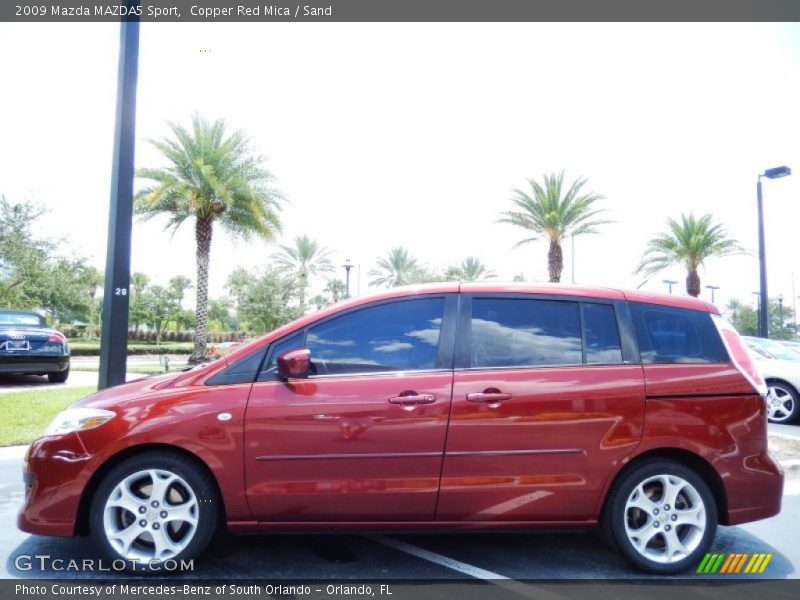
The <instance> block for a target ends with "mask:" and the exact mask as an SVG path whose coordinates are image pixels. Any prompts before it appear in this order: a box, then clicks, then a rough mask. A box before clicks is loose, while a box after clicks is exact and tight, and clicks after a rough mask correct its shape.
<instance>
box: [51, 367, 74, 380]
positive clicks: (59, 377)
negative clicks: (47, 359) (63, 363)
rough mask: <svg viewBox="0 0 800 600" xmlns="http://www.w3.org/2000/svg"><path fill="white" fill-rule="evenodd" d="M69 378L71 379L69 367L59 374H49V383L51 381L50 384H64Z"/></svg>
mask: <svg viewBox="0 0 800 600" xmlns="http://www.w3.org/2000/svg"><path fill="white" fill-rule="evenodd" d="M68 377H69V367H67V368H66V369H65V370H63V371H59V372H58V373H48V374H47V381H49V382H50V383H64V382H65V381H66V380H67V378H68Z"/></svg>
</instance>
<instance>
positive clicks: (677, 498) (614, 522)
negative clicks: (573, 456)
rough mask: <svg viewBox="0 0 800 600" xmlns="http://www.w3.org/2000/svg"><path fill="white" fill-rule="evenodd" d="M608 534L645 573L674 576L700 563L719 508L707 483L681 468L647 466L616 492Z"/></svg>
mask: <svg viewBox="0 0 800 600" xmlns="http://www.w3.org/2000/svg"><path fill="white" fill-rule="evenodd" d="M603 524H604V527H605V529H606V534H607V535H608V537H609V538H610V540H611V541H612V543H613V545H615V546H616V547H617V548H618V549H619V551H620V552H621V553H622V555H623V556H625V558H627V559H628V560H629V561H630V562H631V563H633V564H634V565H635V566H636V567H638V568H639V569H641V570H643V571H647V572H649V573H657V574H662V575H666V574H673V573H679V572H681V571H684V570H685V569H687V568H689V567H691V566H694V565H695V564H696V563H698V562H699V561H700V559H701V558H702V557H703V555H704V554H705V553H706V551H707V550H708V548H709V546H710V545H711V543H712V541H713V540H714V535H715V534H716V529H717V507H716V503H715V501H714V497H713V495H712V493H711V490H710V489H709V487H708V485H706V483H705V481H703V479H702V478H701V477H699V476H698V475H697V474H696V473H695V472H694V471H692V470H691V469H689V468H687V467H685V466H684V465H682V464H680V463H678V462H675V461H672V460H666V459H658V460H650V461H647V462H645V463H642V464H641V465H638V466H637V467H634V468H633V469H632V470H631V471H630V472H629V473H627V474H626V475H624V476H623V477H622V479H621V480H620V481H619V482H618V483H617V484H616V485H615V486H614V488H613V489H612V491H611V495H610V496H609V500H608V503H607V505H606V511H605V514H604V523H603Z"/></svg>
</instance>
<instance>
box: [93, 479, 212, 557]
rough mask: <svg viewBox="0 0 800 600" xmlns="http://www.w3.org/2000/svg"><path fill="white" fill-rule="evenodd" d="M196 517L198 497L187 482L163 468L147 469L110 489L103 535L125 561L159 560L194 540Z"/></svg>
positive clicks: (197, 514)
mask: <svg viewBox="0 0 800 600" xmlns="http://www.w3.org/2000/svg"><path fill="white" fill-rule="evenodd" d="M199 512H200V511H199V504H198V501H197V496H196V495H195V493H194V491H193V490H192V488H191V486H190V485H189V484H188V483H187V482H186V480H185V479H183V478H182V477H180V476H179V475H177V474H175V473H173V472H171V471H167V470H164V469H146V470H142V471H137V472H135V473H133V474H132V475H128V476H126V477H125V478H124V479H122V480H121V481H120V482H119V483H117V484H116V485H115V486H114V487H113V489H112V491H111V493H110V494H109V495H108V498H107V499H106V503H105V508H104V510H103V532H104V534H105V536H106V539H107V540H108V542H109V544H110V545H111V546H112V548H113V549H114V550H115V551H116V552H117V553H118V554H119V555H120V556H122V557H124V558H126V559H128V560H136V561H163V560H167V559H170V558H173V557H175V556H177V555H178V554H180V553H181V552H182V551H183V550H184V549H185V548H186V547H187V546H188V545H189V543H190V542H191V541H192V539H193V538H194V536H195V533H196V532H197V524H198V520H199Z"/></svg>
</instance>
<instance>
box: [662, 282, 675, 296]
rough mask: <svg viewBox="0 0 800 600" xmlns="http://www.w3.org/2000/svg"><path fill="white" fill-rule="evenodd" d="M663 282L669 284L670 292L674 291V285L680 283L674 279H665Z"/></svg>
mask: <svg viewBox="0 0 800 600" xmlns="http://www.w3.org/2000/svg"><path fill="white" fill-rule="evenodd" d="M661 283H666V284H667V285H668V286H669V293H670V294H671V293H672V286H673V285H674V284H676V283H678V282H677V281H675V280H674V279H664V280H662V281H661Z"/></svg>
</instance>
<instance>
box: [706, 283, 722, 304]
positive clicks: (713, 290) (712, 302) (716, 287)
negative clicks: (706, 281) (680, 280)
mask: <svg viewBox="0 0 800 600" xmlns="http://www.w3.org/2000/svg"><path fill="white" fill-rule="evenodd" d="M706 289H707V290H711V304H714V292H715V291H717V290H718V289H719V286H718V285H707V286H706Z"/></svg>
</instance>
